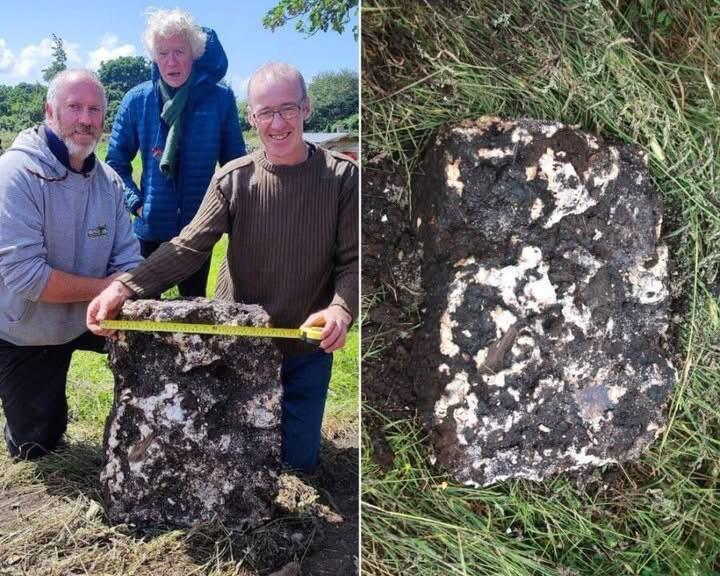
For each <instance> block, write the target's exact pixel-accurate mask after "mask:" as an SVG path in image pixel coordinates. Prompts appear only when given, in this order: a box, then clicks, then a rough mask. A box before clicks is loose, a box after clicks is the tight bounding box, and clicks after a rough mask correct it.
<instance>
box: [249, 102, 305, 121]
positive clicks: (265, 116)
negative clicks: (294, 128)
mask: <svg viewBox="0 0 720 576" xmlns="http://www.w3.org/2000/svg"><path fill="white" fill-rule="evenodd" d="M303 102H304V99H303V100H300V102H298V103H297V104H284V105H283V106H280V108H278V109H277V110H262V111H261V112H255V113H253V115H252V116H253V118H255V121H256V122H257V123H258V124H270V122H272V121H273V118H275V114H279V115H280V118H282V119H283V120H295V118H297V117H298V115H299V114H300V110H301V109H302V105H303Z"/></svg>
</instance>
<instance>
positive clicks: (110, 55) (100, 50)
mask: <svg viewBox="0 0 720 576" xmlns="http://www.w3.org/2000/svg"><path fill="white" fill-rule="evenodd" d="M119 42H120V39H119V38H118V37H117V36H115V35H114V34H105V35H104V36H103V37H102V38H101V40H100V46H98V47H97V48H96V49H95V50H91V51H90V53H89V54H88V59H87V62H86V63H85V66H87V67H88V68H90V69H92V70H97V69H98V68H100V64H101V63H102V62H107V61H108V60H112V59H114V58H119V57H120V56H135V46H133V45H132V44H119Z"/></svg>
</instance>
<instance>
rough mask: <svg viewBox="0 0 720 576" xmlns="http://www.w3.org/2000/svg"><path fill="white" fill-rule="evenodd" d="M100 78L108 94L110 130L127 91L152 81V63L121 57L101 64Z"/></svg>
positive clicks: (135, 58)
mask: <svg viewBox="0 0 720 576" xmlns="http://www.w3.org/2000/svg"><path fill="white" fill-rule="evenodd" d="M98 76H99V77H100V81H101V82H102V83H103V85H104V86H105V91H106V93H107V98H108V109H107V114H106V115H105V119H106V126H107V127H108V128H109V127H110V126H112V122H113V120H114V119H115V114H116V113H117V109H118V106H119V105H120V101H121V100H122V98H123V96H125V94H126V93H127V91H128V90H130V89H131V88H133V87H134V86H137V85H138V84H140V83H142V82H145V81H146V80H150V62H148V60H146V59H145V58H143V57H142V56H120V57H119V58H114V59H113V60H108V61H107V62H103V63H102V64H100V69H99V70H98Z"/></svg>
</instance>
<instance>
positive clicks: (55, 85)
mask: <svg viewBox="0 0 720 576" xmlns="http://www.w3.org/2000/svg"><path fill="white" fill-rule="evenodd" d="M74 80H87V81H89V82H92V83H93V84H95V85H96V86H97V87H98V88H100V91H101V92H102V95H103V114H104V113H105V112H106V111H107V104H108V102H107V94H106V93H105V86H103V85H102V82H100V78H98V75H97V74H95V72H93V71H92V70H88V69H86V68H70V69H68V70H63V71H62V72H59V73H58V74H57V75H56V76H55V77H54V78H53V79H52V80H50V84H48V90H47V96H46V98H45V99H46V101H47V103H48V104H49V105H50V107H51V108H52V109H53V110H55V109H56V108H57V103H58V96H59V95H60V93H61V92H62V90H63V88H65V85H66V84H69V83H70V82H72V81H74Z"/></svg>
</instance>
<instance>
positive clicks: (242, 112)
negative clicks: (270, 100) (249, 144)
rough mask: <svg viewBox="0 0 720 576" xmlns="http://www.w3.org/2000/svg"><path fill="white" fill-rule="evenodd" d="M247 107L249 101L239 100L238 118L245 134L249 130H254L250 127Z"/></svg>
mask: <svg viewBox="0 0 720 576" xmlns="http://www.w3.org/2000/svg"><path fill="white" fill-rule="evenodd" d="M247 107H248V101H247V100H238V103H237V109H238V118H240V130H242V131H243V132H247V131H248V130H251V129H252V126H250V122H248V119H247Z"/></svg>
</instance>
